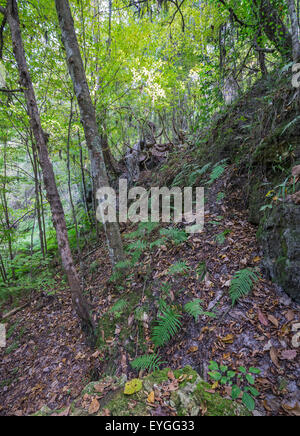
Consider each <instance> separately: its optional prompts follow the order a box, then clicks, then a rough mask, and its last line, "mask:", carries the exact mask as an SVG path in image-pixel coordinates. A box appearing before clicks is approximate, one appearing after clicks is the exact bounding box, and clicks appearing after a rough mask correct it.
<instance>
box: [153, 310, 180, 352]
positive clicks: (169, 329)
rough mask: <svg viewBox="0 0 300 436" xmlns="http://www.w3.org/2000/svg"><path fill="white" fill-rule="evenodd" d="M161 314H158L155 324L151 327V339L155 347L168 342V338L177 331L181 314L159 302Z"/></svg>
mask: <svg viewBox="0 0 300 436" xmlns="http://www.w3.org/2000/svg"><path fill="white" fill-rule="evenodd" d="M161 306H162V307H161V312H162V313H161V315H158V318H159V319H158V321H157V325H156V326H155V327H154V328H153V333H152V338H151V339H152V341H153V343H154V345H155V346H156V347H161V346H162V345H164V344H166V343H167V342H169V340H170V339H171V338H172V337H173V336H174V335H175V334H176V333H177V332H178V331H179V329H180V327H181V322H180V321H179V319H180V318H181V315H179V314H178V313H176V312H175V311H174V310H173V309H172V308H171V307H169V306H167V305H166V304H161Z"/></svg>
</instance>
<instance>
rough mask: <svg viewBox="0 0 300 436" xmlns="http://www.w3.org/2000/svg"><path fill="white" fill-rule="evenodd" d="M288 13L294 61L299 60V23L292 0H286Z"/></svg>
mask: <svg viewBox="0 0 300 436" xmlns="http://www.w3.org/2000/svg"><path fill="white" fill-rule="evenodd" d="M287 3H288V7H289V13H290V18H291V28H292V43H293V59H294V61H295V62H298V61H299V60H300V41H299V25H298V16H297V10H296V5H295V1H294V0H287Z"/></svg>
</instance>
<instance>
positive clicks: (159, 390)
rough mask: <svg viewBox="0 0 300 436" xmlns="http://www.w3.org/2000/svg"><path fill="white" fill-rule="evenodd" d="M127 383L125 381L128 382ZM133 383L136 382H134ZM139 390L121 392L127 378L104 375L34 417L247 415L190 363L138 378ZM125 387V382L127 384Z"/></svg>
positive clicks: (242, 408) (44, 408) (43, 409)
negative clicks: (64, 403)
mask: <svg viewBox="0 0 300 436" xmlns="http://www.w3.org/2000/svg"><path fill="white" fill-rule="evenodd" d="M127 383H128V382H127ZM135 383H136V382H135ZM139 384H140V385H141V386H140V387H141V389H140V390H139V391H138V392H136V391H135V390H134V389H133V390H132V393H131V394H130V395H129V394H128V392H127V393H124V387H125V385H126V377H124V376H123V377H120V378H118V377H105V378H103V379H101V380H99V381H98V382H94V383H90V384H89V385H88V386H87V387H86V388H85V389H84V390H83V392H82V394H81V396H80V397H79V398H78V399H77V400H76V401H74V402H73V404H72V405H71V407H69V408H68V409H65V410H62V411H59V412H58V411H51V410H50V409H49V408H48V407H46V406H45V407H43V408H42V409H41V410H40V412H38V413H37V414H36V415H37V416H56V415H64V414H68V415H71V416H89V415H94V416H103V415H108V414H109V415H111V416H153V415H154V416H155V415H160V416H164V415H165V416H170V415H176V416H198V415H207V416H246V415H249V413H248V412H247V410H246V409H245V408H244V407H243V406H242V405H241V404H239V403H237V402H235V401H232V400H230V399H227V398H222V397H221V396H220V395H219V394H217V393H214V392H212V391H211V387H210V385H209V384H207V383H205V382H204V381H203V380H202V379H201V378H200V376H199V375H198V374H197V372H196V371H194V370H193V369H192V368H191V367H190V366H187V367H185V368H183V369H180V370H175V371H171V370H170V369H169V368H166V369H163V370H161V371H156V372H154V373H151V374H150V375H148V376H146V377H143V378H142V379H139ZM127 386H128V384H127Z"/></svg>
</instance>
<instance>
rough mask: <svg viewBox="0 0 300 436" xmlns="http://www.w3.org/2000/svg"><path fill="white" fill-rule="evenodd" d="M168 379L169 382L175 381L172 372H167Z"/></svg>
mask: <svg viewBox="0 0 300 436" xmlns="http://www.w3.org/2000/svg"><path fill="white" fill-rule="evenodd" d="M168 378H169V379H170V380H175V375H174V372H173V371H169V372H168Z"/></svg>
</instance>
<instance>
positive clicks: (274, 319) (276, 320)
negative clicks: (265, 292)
mask: <svg viewBox="0 0 300 436" xmlns="http://www.w3.org/2000/svg"><path fill="white" fill-rule="evenodd" d="M268 320H269V321H270V322H271V323H272V324H274V326H275V327H277V328H278V326H279V322H278V319H276V318H275V316H273V315H268Z"/></svg>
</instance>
